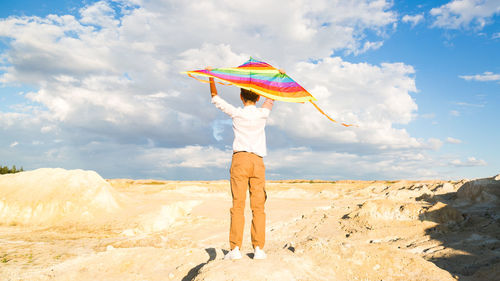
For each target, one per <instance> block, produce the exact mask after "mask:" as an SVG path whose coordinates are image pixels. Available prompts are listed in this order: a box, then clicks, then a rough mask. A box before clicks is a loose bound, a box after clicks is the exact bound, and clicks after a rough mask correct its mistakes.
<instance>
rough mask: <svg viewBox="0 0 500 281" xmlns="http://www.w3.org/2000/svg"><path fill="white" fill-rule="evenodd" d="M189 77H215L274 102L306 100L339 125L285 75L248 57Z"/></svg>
mask: <svg viewBox="0 0 500 281" xmlns="http://www.w3.org/2000/svg"><path fill="white" fill-rule="evenodd" d="M183 73H184V74H187V75H188V76H189V77H191V78H194V79H196V80H198V81H200V82H203V83H209V81H206V80H203V79H199V78H197V77H195V76H193V75H197V76H202V77H208V78H217V79H220V80H222V81H225V82H227V83H222V82H219V81H216V83H218V84H221V85H234V86H236V87H239V88H243V89H247V90H250V91H253V92H255V93H256V94H258V95H261V96H264V97H266V98H270V99H273V100H278V101H285V102H298V103H304V102H306V101H309V102H310V103H312V104H313V105H314V107H315V108H316V109H317V110H318V111H319V112H320V113H321V114H323V115H324V116H326V117H327V118H328V119H329V120H331V121H332V122H335V123H339V122H337V121H336V120H334V119H332V118H331V117H330V116H328V115H327V114H326V113H325V112H324V111H323V110H321V109H320V108H319V107H318V106H317V105H316V104H315V103H314V101H316V100H317V99H316V98H315V97H313V96H312V95H311V94H310V93H309V92H308V91H306V89H304V88H303V87H302V86H300V85H299V84H298V83H297V82H295V81H294V80H293V79H292V78H290V77H289V76H288V75H286V74H285V73H282V72H280V71H279V70H278V69H276V68H274V67H272V66H271V65H270V64H268V63H265V62H262V61H258V60H255V59H253V58H250V59H249V60H248V61H247V62H245V63H244V64H242V65H240V66H238V67H228V68H214V69H210V70H208V69H203V70H194V71H185V72H183ZM281 93H286V94H287V95H288V96H283V95H282V94H281ZM340 124H341V125H343V126H345V127H349V126H352V125H348V124H345V123H340Z"/></svg>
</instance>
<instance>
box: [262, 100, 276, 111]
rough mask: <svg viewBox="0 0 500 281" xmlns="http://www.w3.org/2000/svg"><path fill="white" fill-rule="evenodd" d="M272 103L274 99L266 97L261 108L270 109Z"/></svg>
mask: <svg viewBox="0 0 500 281" xmlns="http://www.w3.org/2000/svg"><path fill="white" fill-rule="evenodd" d="M273 104H274V100H272V99H270V98H266V100H265V101H264V103H263V104H262V108H267V109H269V111H271V110H272V109H273Z"/></svg>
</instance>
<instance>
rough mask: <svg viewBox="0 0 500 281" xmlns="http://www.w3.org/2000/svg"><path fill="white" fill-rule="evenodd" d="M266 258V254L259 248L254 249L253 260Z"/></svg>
mask: <svg viewBox="0 0 500 281" xmlns="http://www.w3.org/2000/svg"><path fill="white" fill-rule="evenodd" d="M266 258H267V255H266V253H265V252H264V251H263V250H261V249H260V248H259V246H257V247H255V252H254V254H253V259H254V260H264V259H266Z"/></svg>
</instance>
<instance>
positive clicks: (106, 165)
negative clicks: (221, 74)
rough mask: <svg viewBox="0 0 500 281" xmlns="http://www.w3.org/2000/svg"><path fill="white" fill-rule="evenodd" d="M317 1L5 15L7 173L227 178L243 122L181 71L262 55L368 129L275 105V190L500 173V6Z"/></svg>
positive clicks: (1, 43) (108, 4)
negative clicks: (290, 181)
mask: <svg viewBox="0 0 500 281" xmlns="http://www.w3.org/2000/svg"><path fill="white" fill-rule="evenodd" d="M312 3H313V4H307V3H300V2H297V3H293V4H292V3H289V2H287V1H283V3H281V2H280V1H276V2H273V3H272V4H269V3H267V2H266V1H262V2H261V1H253V2H252V3H247V2H245V1H231V2H227V1H215V0H214V1H204V2H203V3H199V4H198V5H194V4H192V3H191V4H190V3H187V2H184V1H170V2H165V1H154V0H151V1H142V0H121V1H76V0H72V1H46V2H43V1H8V2H5V1H4V2H2V3H1V4H0V8H1V9H0V125H2V126H1V129H0V145H1V147H2V149H0V164H2V165H14V164H15V165H17V166H23V167H24V168H25V169H36V168H40V167H63V168H67V169H76V168H81V169H93V170H96V171H97V172H99V173H100V174H101V175H103V176H104V177H107V178H116V177H127V178H158V179H187V180H191V179H192V180H202V179H224V178H227V174H228V172H227V171H228V167H229V163H230V162H229V161H230V157H231V142H232V130H231V126H230V123H229V122H228V120H227V117H226V116H224V115H223V114H222V113H220V112H218V111H217V110H216V109H215V108H213V106H212V105H211V104H210V102H209V98H208V89H207V88H206V85H205V84H202V83H198V82H197V81H195V80H192V79H189V78H187V77H184V76H182V75H180V74H179V72H180V71H184V70H189V69H198V68H203V67H205V66H206V65H210V66H214V67H217V66H221V67H222V66H236V65H239V64H241V63H243V62H244V61H245V60H246V59H248V57H249V56H254V57H257V58H262V59H265V60H266V61H268V62H270V63H272V64H273V65H275V66H277V67H281V68H284V69H285V70H286V71H287V73H288V74H290V75H291V76H292V78H294V79H296V80H297V81H298V82H299V83H301V84H303V85H304V86H305V87H306V88H307V89H308V90H309V91H310V92H311V93H312V94H313V95H314V96H316V97H317V98H318V100H319V101H318V104H319V105H320V106H321V107H322V108H323V109H324V110H325V111H327V112H328V113H329V114H331V115H333V117H334V118H337V119H339V120H342V121H344V122H354V123H357V124H359V128H343V127H340V126H337V125H335V124H332V123H330V122H328V121H327V120H325V119H324V117H322V116H321V115H320V114H318V113H317V112H316V111H315V110H314V109H313V108H312V107H311V106H309V105H300V104H299V105H296V104H287V103H277V104H276V106H275V108H274V110H273V113H272V115H271V119H270V120H269V124H268V127H267V138H268V150H269V155H268V157H266V160H265V161H266V165H267V175H268V178H270V179H283V178H308V179H312V178H314V179H332V180H337V179H364V180H371V179H401V178H406V179H421V178H441V179H460V178H477V177H488V176H492V175H495V174H498V173H500V160H498V159H500V152H498V144H497V143H498V140H499V139H500V133H499V132H498V130H496V127H497V122H498V120H499V119H500V118H499V117H500V114H499V113H498V110H497V108H499V105H500V56H498V55H497V53H498V50H499V49H500V2H499V1H493V0H489V1H473V0H454V1H452V0H448V1H428V2H425V3H424V4H421V3H418V4H417V2H416V1H393V2H391V1H384V0H375V1H374V0H359V1H353V2H351V3H347V2H341V3H337V2H334V1H333V2H332V1H327V0H325V1H315V2H312ZM256 18H258V19H259V20H258V21H256V20H255V19H256ZM227 23H231V24H227ZM219 91H220V92H221V96H223V97H224V98H226V99H227V100H229V101H230V102H232V103H234V104H238V102H239V101H238V97H237V90H236V89H232V88H230V87H223V86H221V87H219Z"/></svg>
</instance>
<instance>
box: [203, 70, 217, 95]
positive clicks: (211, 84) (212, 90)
mask: <svg viewBox="0 0 500 281" xmlns="http://www.w3.org/2000/svg"><path fill="white" fill-rule="evenodd" d="M205 69H206V70H208V71H210V70H212V68H211V67H207V68H205ZM208 81H210V94H211V95H212V98H213V97H215V96H216V95H217V88H216V87H215V82H214V78H213V77H209V78H208Z"/></svg>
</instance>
